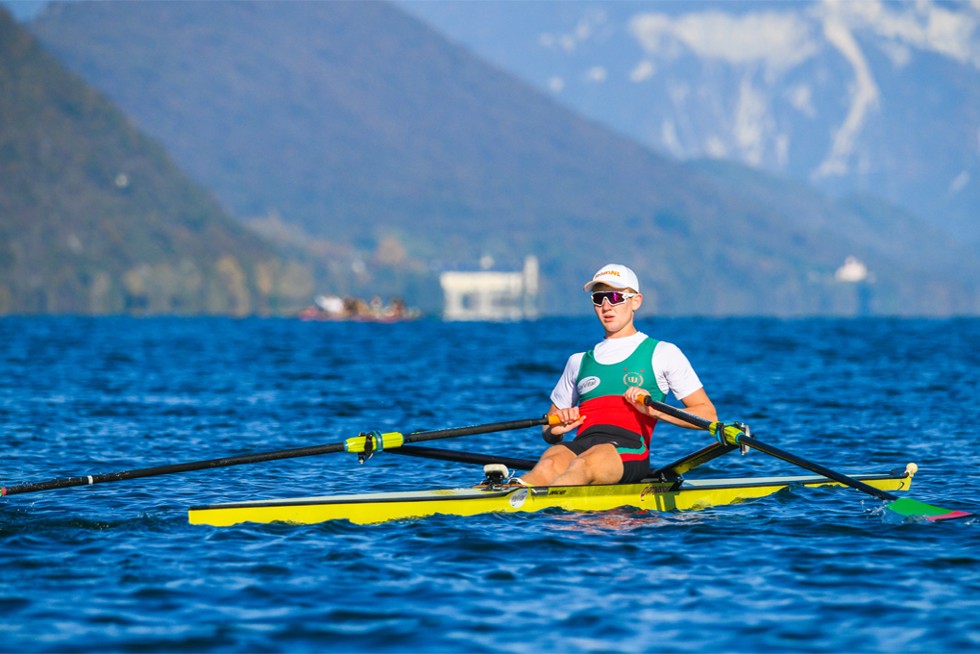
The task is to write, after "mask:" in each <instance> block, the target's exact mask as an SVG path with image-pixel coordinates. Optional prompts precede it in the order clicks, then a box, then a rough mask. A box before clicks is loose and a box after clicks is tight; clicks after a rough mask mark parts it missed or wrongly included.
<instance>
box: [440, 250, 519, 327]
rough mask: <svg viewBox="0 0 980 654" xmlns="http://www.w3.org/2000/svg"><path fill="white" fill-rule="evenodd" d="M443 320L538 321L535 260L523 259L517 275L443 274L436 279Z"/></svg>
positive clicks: (482, 272) (489, 273) (511, 273)
mask: <svg viewBox="0 0 980 654" xmlns="http://www.w3.org/2000/svg"><path fill="white" fill-rule="evenodd" d="M439 284H440V285H441V286H442V291H443V296H444V298H445V304H444V307H443V318H444V319H446V320H499V321H508V320H533V319H534V318H537V315H538V312H537V296H538V259H537V257H533V256H529V257H527V258H525V259H524V269H523V270H522V271H519V272H494V271H480V272H444V273H442V274H441V275H439Z"/></svg>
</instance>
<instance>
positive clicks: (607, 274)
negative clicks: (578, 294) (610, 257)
mask: <svg viewBox="0 0 980 654" xmlns="http://www.w3.org/2000/svg"><path fill="white" fill-rule="evenodd" d="M596 284H605V285H606V286H608V287H610V288H631V289H633V290H634V291H636V292H637V293H639V292H640V282H639V280H637V279H636V273H635V272H633V271H632V270H630V269H629V268H627V267H626V266H623V265H620V264H618V263H607V264H606V265H604V266H603V267H602V268H599V270H597V271H596V274H594V275H593V276H592V281H590V282H589V283H588V284H586V285H585V287H584V288H585V290H587V291H590V290H592V287H593V286H595V285H596Z"/></svg>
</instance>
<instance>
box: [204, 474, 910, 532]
mask: <svg viewBox="0 0 980 654" xmlns="http://www.w3.org/2000/svg"><path fill="white" fill-rule="evenodd" d="M854 477H855V478H856V479H860V480H861V481H863V482H865V483H867V484H870V485H871V486H874V487H875V488H880V489H881V490H885V491H899V490H908V489H909V488H910V487H911V485H912V475H910V474H908V473H907V472H903V473H901V474H895V475H888V474H878V475H855V476H854ZM840 485H841V484H838V483H836V482H834V481H831V480H829V479H827V478H826V477H821V476H818V475H801V476H784V477H762V478H751V479H747V478H741V479H700V480H685V481H682V482H679V483H675V482H655V481H650V482H641V483H637V484H605V485H594V486H547V487H540V488H525V487H509V488H503V489H501V488H497V489H494V488H483V487H478V488H454V489H445V490H428V491H408V492H389V493H367V494H360V495H332V496H322V497H298V498H290V499H281V500H256V501H250V502H233V503H226V504H213V505H210V506H198V507H192V508H191V509H190V510H189V511H188V519H189V521H190V523H191V524H198V525H212V526H215V527H227V526H230V525H235V524H239V523H243V522H256V523H269V522H289V523H295V524H315V523H319V522H326V521H329V520H348V521H350V522H353V523H356V524H370V523H377V522H386V521H389V520H404V519H410V518H422V517H426V516H432V515H436V514H446V515H458V516H471V515H478V514H481V513H529V512H534V511H542V510H544V509H561V510H565V511H608V510H610V509H616V508H621V507H633V508H636V509H640V510H649V511H690V510H697V509H703V508H707V507H710V506H720V505H726V504H734V503H737V502H743V501H745V500H750V499H755V498H759V497H765V496H767V495H772V494H773V493H776V492H778V491H780V490H782V489H784V488H787V487H789V486H840Z"/></svg>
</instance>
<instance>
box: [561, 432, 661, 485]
mask: <svg viewBox="0 0 980 654" xmlns="http://www.w3.org/2000/svg"><path fill="white" fill-rule="evenodd" d="M603 443H610V444H611V445H613V446H615V448H616V452H617V453H618V454H619V458H620V460H622V462H623V477H622V479H620V480H619V483H621V484H632V483H634V482H638V481H640V480H642V479H643V478H644V477H646V476H648V475H649V474H650V450H649V448H648V447H647V444H646V442H645V441H644V440H643V437H642V436H640V435H639V434H637V433H634V432H631V431H629V430H626V429H622V428H620V427H613V426H611V425H596V426H594V427H589V428H588V429H586V430H585V431H584V432H581V433H579V435H578V436H576V437H575V440H573V441H572V442H571V443H562V444H563V445H564V446H565V447H567V448H568V449H570V450H571V451H572V452H573V453H574V454H575V456H578V455H580V454H582V453H584V452H585V451H586V450H588V449H589V448H592V447H594V446H596V445H602V444H603Z"/></svg>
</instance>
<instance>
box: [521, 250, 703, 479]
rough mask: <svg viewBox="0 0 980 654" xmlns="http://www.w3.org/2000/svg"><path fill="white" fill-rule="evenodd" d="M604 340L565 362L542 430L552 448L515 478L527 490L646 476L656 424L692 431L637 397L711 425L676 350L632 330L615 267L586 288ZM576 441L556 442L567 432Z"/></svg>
mask: <svg viewBox="0 0 980 654" xmlns="http://www.w3.org/2000/svg"><path fill="white" fill-rule="evenodd" d="M585 290H586V291H588V292H589V293H590V294H591V297H592V304H593V306H594V308H595V314H596V318H598V319H599V322H600V323H601V324H602V328H603V329H604V330H605V338H604V339H603V340H602V341H601V342H600V343H598V344H596V346H595V347H594V348H593V349H592V350H590V351H588V352H579V353H576V354H573V355H572V356H571V357H569V359H568V362H567V363H566V364H565V370H564V372H563V373H562V376H561V378H560V379H559V380H558V384H557V385H556V386H555V388H554V390H553V391H552V392H551V401H552V405H551V409H550V411H549V413H550V414H557V415H558V416H559V417H560V418H561V423H560V424H558V425H554V426H545V427H544V434H543V435H544V439H545V440H546V441H547V442H549V443H553V445H552V446H551V447H549V448H548V449H547V450H545V452H544V454H542V455H541V458H540V459H539V461H538V463H537V465H535V467H534V469H533V470H531V471H530V472H528V473H527V474H526V475H524V476H523V477H522V478H521V481H522V482H523V483H525V484H527V485H530V486H561V485H582V484H615V483H630V482H636V481H639V480H641V479H643V478H644V477H645V476H647V475H648V474H649V473H650V438H651V434H652V433H653V428H654V427H655V426H656V424H657V421H658V420H666V421H667V422H670V423H672V424H675V425H679V426H682V427H691V425H690V424H689V423H685V422H683V421H681V420H678V419H676V418H674V417H672V416H669V415H666V414H664V413H661V412H660V411H657V410H656V409H654V408H652V407H648V406H646V405H645V404H644V403H643V396H644V395H651V396H652V397H653V399H655V400H660V401H662V400H663V399H664V398H665V397H666V396H667V393H673V394H674V397H676V398H677V399H678V400H680V401H681V402H682V403H683V404H684V407H685V411H687V412H688V413H693V414H694V415H697V416H700V417H702V418H704V419H706V420H711V421H715V420H717V419H718V416H717V412H716V411H715V407H714V405H713V404H712V403H711V400H710V399H709V398H708V395H707V393H705V391H704V388H703V387H702V385H701V381H700V380H699V379H698V376H697V374H696V373H695V372H694V369H693V368H692V367H691V364H690V362H689V361H688V360H687V357H686V356H684V353H683V352H681V350H680V348H678V347H677V346H676V345H674V344H672V343H667V342H665V341H658V340H655V339H653V338H650V337H649V336H647V335H646V334H644V333H643V332H640V331H638V330H637V329H636V327H635V326H634V324H633V316H634V313H635V312H636V310H637V309H639V308H640V306H642V304H643V295H642V294H641V293H640V284H639V281H638V280H637V278H636V274H635V273H634V272H633V271H632V270H630V269H629V268H627V267H626V266H623V265H620V264H608V265H605V266H603V267H602V268H600V269H599V270H598V271H597V272H596V274H595V275H593V277H592V279H591V280H590V281H589V282H588V283H587V284H585ZM576 429H577V430H578V434H577V435H576V437H575V439H574V440H572V441H571V442H562V441H563V440H564V435H565V434H567V433H568V432H570V431H572V430H576Z"/></svg>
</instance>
